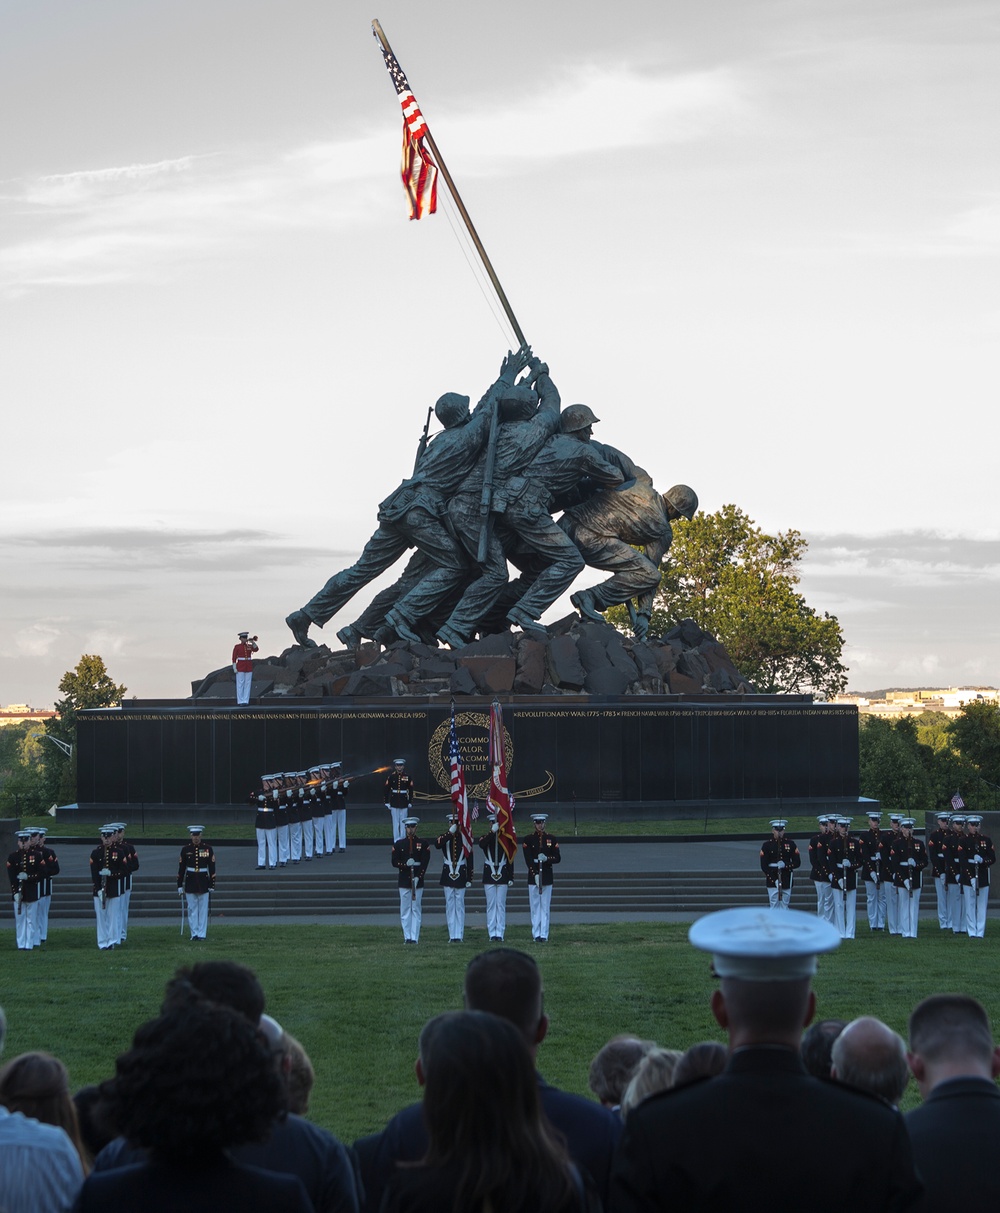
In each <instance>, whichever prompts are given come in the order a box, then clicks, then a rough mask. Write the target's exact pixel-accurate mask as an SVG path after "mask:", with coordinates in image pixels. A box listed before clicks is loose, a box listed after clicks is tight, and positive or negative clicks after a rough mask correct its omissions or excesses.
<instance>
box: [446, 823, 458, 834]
mask: <svg viewBox="0 0 1000 1213" xmlns="http://www.w3.org/2000/svg"><path fill="white" fill-rule="evenodd" d="M448 833H449V834H457V833H458V826H457V825H456V824H455V823H454V822H452V823H451V825H450V826H449V827H448Z"/></svg>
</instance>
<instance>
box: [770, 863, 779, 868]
mask: <svg viewBox="0 0 1000 1213" xmlns="http://www.w3.org/2000/svg"><path fill="white" fill-rule="evenodd" d="M767 866H768V867H769V868H776V867H777V866H778V865H777V864H776V863H769V864H768V865H767Z"/></svg>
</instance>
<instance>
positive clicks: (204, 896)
mask: <svg viewBox="0 0 1000 1213" xmlns="http://www.w3.org/2000/svg"><path fill="white" fill-rule="evenodd" d="M184 898H185V900H186V901H187V912H188V926H189V927H190V928H191V938H192V939H204V938H205V936H206V935H207V934H208V899H209V894H208V893H185V894H184Z"/></svg>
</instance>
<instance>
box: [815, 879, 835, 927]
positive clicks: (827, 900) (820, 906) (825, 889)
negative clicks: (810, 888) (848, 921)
mask: <svg viewBox="0 0 1000 1213" xmlns="http://www.w3.org/2000/svg"><path fill="white" fill-rule="evenodd" d="M813 884H814V885H815V886H816V917H817V918H822V919H823V921H824V922H833V887H832V886H831V884H830V882H829V881H828V880H814V881H813Z"/></svg>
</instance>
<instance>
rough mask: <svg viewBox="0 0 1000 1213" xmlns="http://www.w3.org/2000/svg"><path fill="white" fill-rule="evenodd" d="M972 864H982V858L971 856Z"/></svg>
mask: <svg viewBox="0 0 1000 1213" xmlns="http://www.w3.org/2000/svg"><path fill="white" fill-rule="evenodd" d="M972 862H973V863H982V862H983V857H982V855H973V856H972Z"/></svg>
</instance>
